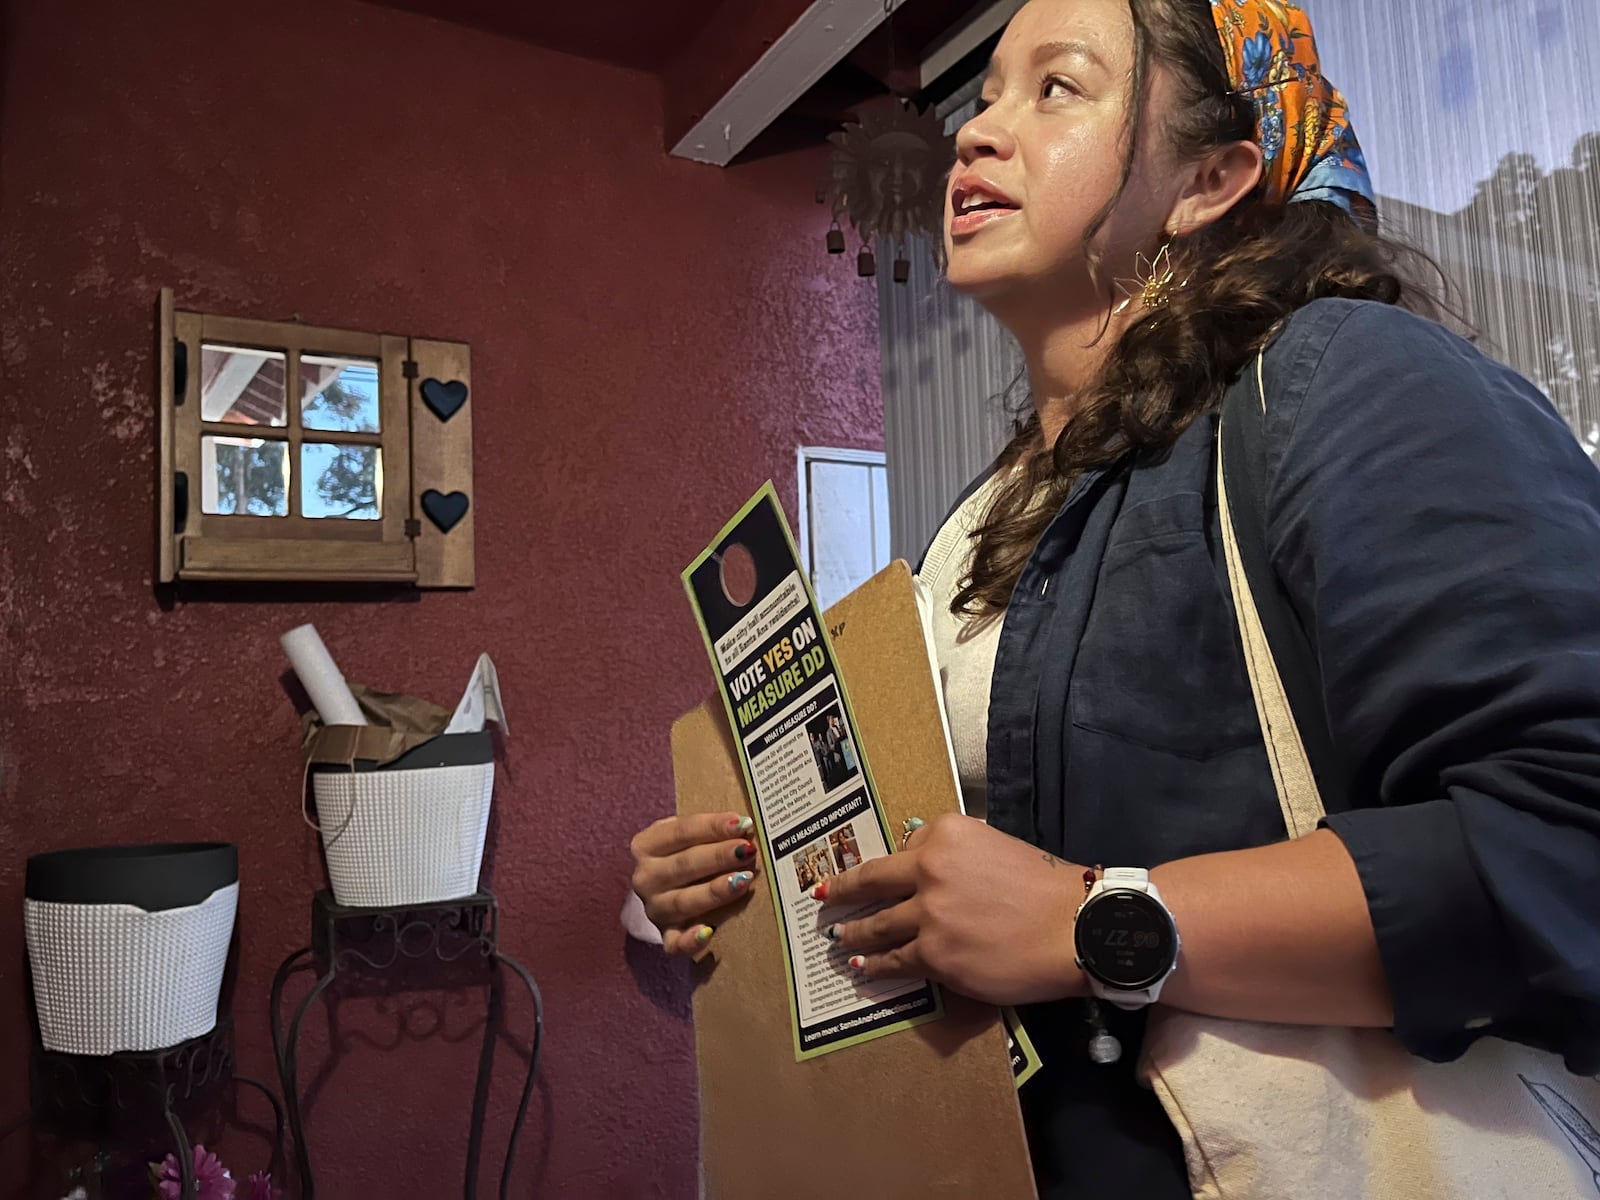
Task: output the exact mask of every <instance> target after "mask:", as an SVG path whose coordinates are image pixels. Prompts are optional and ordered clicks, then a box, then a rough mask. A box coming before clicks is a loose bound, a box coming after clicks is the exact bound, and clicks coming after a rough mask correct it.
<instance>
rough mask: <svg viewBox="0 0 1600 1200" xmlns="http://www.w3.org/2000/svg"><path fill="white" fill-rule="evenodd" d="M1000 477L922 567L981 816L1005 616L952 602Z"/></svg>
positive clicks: (971, 808) (957, 741)
mask: <svg viewBox="0 0 1600 1200" xmlns="http://www.w3.org/2000/svg"><path fill="white" fill-rule="evenodd" d="M1001 479H1002V475H1001V474H999V473H996V474H995V475H992V476H990V478H989V479H987V480H986V481H985V482H984V483H983V485H982V486H981V487H979V488H978V489H977V490H976V491H974V492H973V493H972V495H970V496H968V497H967V498H966V500H964V501H963V502H962V504H961V506H960V507H959V508H957V509H956V510H955V512H953V513H951V514H950V517H949V519H948V520H946V521H945V523H944V524H943V525H942V526H941V527H940V529H939V532H938V534H937V535H936V536H935V537H934V539H933V545H932V546H930V547H929V548H928V554H927V557H926V558H925V559H923V562H922V570H921V571H920V572H918V578H919V579H921V580H922V581H923V582H924V583H925V584H926V585H927V586H928V589H929V591H931V592H932V594H933V643H934V650H935V652H936V654H937V656H938V662H939V682H940V683H941V684H942V685H943V687H944V702H945V709H946V711H947V712H948V714H949V718H950V741H951V744H952V746H953V747H954V749H955V756H956V770H957V773H958V774H959V776H960V778H961V795H962V799H963V801H964V802H965V804H966V809H967V813H968V815H970V816H974V817H980V818H981V817H982V816H983V815H984V809H985V801H986V799H987V796H988V791H989V787H988V767H989V747H988V738H989V684H990V681H991V680H992V679H993V678H994V656H995V650H996V649H997V648H998V646H999V644H1000V627H1001V625H1002V624H1003V623H1004V622H1003V618H1002V617H1000V616H988V617H983V618H979V619H974V618H971V617H959V616H956V615H955V614H954V613H952V612H951V611H950V602H951V601H952V600H953V599H955V595H956V592H958V591H959V590H960V588H961V580H962V579H963V578H964V577H965V576H966V574H967V571H968V569H969V568H970V567H971V565H972V550H973V541H972V538H971V533H972V531H973V530H974V529H976V528H977V527H978V525H979V524H980V523H981V522H982V520H983V516H984V513H985V511H986V510H987V509H988V506H989V503H990V501H991V500H992V499H993V497H994V490H995V488H996V487H997V486H999V483H1000V481H1001Z"/></svg>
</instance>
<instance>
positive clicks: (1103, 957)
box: [1072, 890, 1178, 991]
mask: <svg viewBox="0 0 1600 1200" xmlns="http://www.w3.org/2000/svg"><path fill="white" fill-rule="evenodd" d="M1072 938H1073V942H1074V945H1075V946H1076V949H1077V953H1078V963H1079V965H1081V966H1082V967H1083V969H1084V970H1085V971H1087V972H1089V974H1091V975H1093V976H1094V977H1095V978H1096V979H1098V980H1099V981H1100V982H1101V983H1104V984H1106V985H1107V986H1108V987H1116V988H1127V989H1128V990H1129V991H1142V990H1143V989H1145V988H1147V987H1152V986H1154V985H1155V984H1157V983H1159V982H1160V981H1161V980H1163V979H1165V978H1166V977H1167V974H1168V972H1170V971H1171V970H1172V964H1173V962H1174V961H1175V960H1176V958H1177V940H1178V939H1177V929H1176V928H1175V927H1174V926H1173V924H1172V917H1171V916H1170V915H1168V913H1167V910H1166V909H1164V908H1163V907H1161V905H1160V904H1158V903H1157V902H1156V901H1154V900H1152V899H1151V898H1150V897H1149V896H1147V895H1145V894H1144V893H1143V892H1133V891H1126V892H1125V891H1116V890H1112V891H1107V892H1102V893H1101V894H1100V895H1098V896H1096V897H1095V898H1094V899H1093V900H1091V901H1089V903H1088V904H1086V905H1085V906H1084V907H1083V910H1082V911H1081V912H1079V913H1078V921H1077V925H1076V926H1075V927H1074V928H1073V931H1072Z"/></svg>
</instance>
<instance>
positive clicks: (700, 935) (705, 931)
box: [694, 925, 716, 947]
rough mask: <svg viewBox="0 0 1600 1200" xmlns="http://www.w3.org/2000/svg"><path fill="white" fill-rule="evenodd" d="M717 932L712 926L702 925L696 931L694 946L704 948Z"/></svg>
mask: <svg viewBox="0 0 1600 1200" xmlns="http://www.w3.org/2000/svg"><path fill="white" fill-rule="evenodd" d="M715 932H716V929H714V928H713V927H712V926H710V925H702V926H700V928H699V929H696V930H695V931H694V944H695V946H696V947H700V946H704V945H705V944H706V943H707V942H709V941H710V940H711V935H712V934H713V933H715Z"/></svg>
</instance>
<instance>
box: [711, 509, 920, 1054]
mask: <svg viewBox="0 0 1600 1200" xmlns="http://www.w3.org/2000/svg"><path fill="white" fill-rule="evenodd" d="M683 584H684V587H685V589H686V590H687V591H688V593H689V603H690V605H691V606H692V607H693V608H694V611H695V617H696V619H697V620H698V621H699V623H700V632H701V633H702V634H703V635H704V637H705V642H706V649H707V650H708V652H709V653H710V655H711V662H712V668H713V671H714V673H715V675H716V677H717V683H718V690H719V691H720V692H721V693H722V699H723V702H724V703H725V704H726V705H727V710H728V720H729V722H730V723H731V725H732V727H733V731H734V743H735V744H736V745H737V746H738V751H739V762H740V766H741V767H742V768H743V770H744V778H745V787H746V789H747V791H748V794H749V795H750V796H751V797H752V798H753V801H754V803H753V809H754V816H755V821H756V826H757V832H758V836H759V837H760V839H761V842H762V844H763V846H764V847H765V853H764V854H763V855H762V860H763V862H764V863H765V865H766V870H765V872H764V874H765V875H766V878H767V884H768V887H769V888H770V890H771V892H772V904H773V909H774V911H776V913H777V915H778V924H779V928H780V932H781V934H782V938H783V948H784V967H785V971H786V974H787V977H788V981H789V999H790V1016H791V1028H792V1031H793V1034H794V1050H795V1057H796V1058H797V1059H801V1060H804V1059H807V1058H814V1057H816V1056H817V1055H820V1054H827V1053H829V1052H831V1051H834V1050H840V1049H843V1048H844V1047H846V1046H853V1045H856V1044H857V1043H859V1042H864V1041H868V1040H870V1039H872V1038H877V1037H883V1036H884V1035H886V1034H890V1033H895V1032H897V1031H898V1030H901V1029H908V1028H910V1027H912V1026H914V1025H921V1024H923V1023H924V1022H927V1021H933V1020H937V1019H938V1018H939V1017H940V1016H942V1015H943V1003H942V1000H941V998H940V995H939V990H938V988H937V987H935V986H934V985H933V984H931V983H928V982H927V981H925V980H909V981H908V980H881V981H870V980H863V979H861V978H860V977H859V976H857V975H856V974H855V972H853V971H852V970H851V969H850V967H849V965H848V963H847V958H848V956H847V955H846V954H845V953H844V952H843V951H841V950H840V949H839V948H838V947H837V946H836V945H835V944H834V943H833V942H830V941H829V940H828V938H827V937H826V936H825V934H824V932H823V931H824V930H825V929H826V928H827V927H828V925H830V924H832V923H833V922H835V921H847V920H852V919H854V918H857V917H859V916H862V915H864V914H865V913H867V912H870V911H872V910H871V909H861V910H859V911H846V910H839V909H825V908H823V906H821V905H819V904H818V903H817V902H816V901H815V900H813V899H812V898H811V892H812V889H813V888H815V887H816V886H817V884H819V883H821V882H822V881H823V880H824V879H826V878H828V877H829V876H832V875H836V874H839V873H840V872H843V871H847V870H849V869H850V868H851V867H854V866H856V865H857V864H858V863H862V862H865V861H866V860H868V859H871V858H877V857H879V856H880V855H884V854H888V853H890V852H891V849H892V845H893V843H892V840H891V835H890V831H889V828H888V825H887V823H886V821H885V819H884V815H883V808H882V806H881V805H880V804H879V802H878V790H877V787H876V785H875V784H874V783H873V781H872V772H871V769H870V768H869V767H868V765H867V756H866V753H865V751H864V750H863V748H862V746H861V739H860V736H859V734H858V733H857V726H856V720H855V716H854V714H853V713H852V712H851V710H850V700H849V697H848V695H847V694H846V692H845V687H844V681H843V679H841V678H840V676H839V673H838V670H837V667H836V665H835V662H836V660H835V659H834V655H833V646H832V644H831V643H830V642H829V640H828V630H827V626H826V624H825V623H824V622H823V619H822V614H821V612H820V611H819V610H818V608H817V602H816V597H815V596H813V595H812V593H811V588H810V584H809V582H808V581H807V579H806V577H805V572H804V571H802V570H801V569H800V562H799V554H798V552H797V551H796V550H795V545H794V539H793V538H792V537H791V536H790V533H789V526H788V523H787V522H786V521H785V520H784V517H783V510H782V509H781V508H780V507H779V505H778V498H777V494H776V492H774V490H773V487H772V484H771V482H770V481H769V482H768V483H767V484H765V485H764V486H763V487H762V488H761V490H760V491H759V492H757V493H756V494H755V495H754V496H753V497H752V498H751V499H750V501H749V502H748V503H747V504H745V506H744V507H743V508H741V509H740V510H739V513H738V515H737V516H735V517H734V518H733V520H732V521H730V522H728V524H727V525H726V526H724V527H723V529H722V532H720V533H719V534H718V535H717V539H716V541H714V542H713V543H712V544H711V545H710V546H708V547H707V548H706V550H705V551H704V552H703V553H702V554H700V556H699V557H697V558H696V559H695V560H694V562H693V563H692V564H690V566H689V568H688V569H687V570H685V571H684V573H683Z"/></svg>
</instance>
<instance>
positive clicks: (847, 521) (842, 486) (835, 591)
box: [806, 461, 873, 608]
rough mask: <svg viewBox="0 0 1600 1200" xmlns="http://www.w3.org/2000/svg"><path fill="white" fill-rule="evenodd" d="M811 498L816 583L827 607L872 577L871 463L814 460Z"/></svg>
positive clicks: (819, 598)
mask: <svg viewBox="0 0 1600 1200" xmlns="http://www.w3.org/2000/svg"><path fill="white" fill-rule="evenodd" d="M810 469H811V477H810V486H809V487H808V488H807V489H806V504H807V507H808V508H809V509H810V510H811V511H810V513H809V514H807V520H809V521H810V522H811V527H810V547H811V563H812V577H811V579H812V586H813V587H814V588H815V589H816V593H817V603H818V604H820V605H821V606H822V607H823V608H827V607H828V606H829V605H831V604H832V603H833V602H834V601H836V600H839V599H841V598H842V597H844V596H847V595H849V594H850V592H852V591H853V590H855V588H856V586H857V585H859V584H861V583H863V582H865V581H866V580H867V579H870V578H871V577H872V573H873V553H872V469H873V468H872V466H871V464H869V463H854V462H819V461H813V462H811V464H810Z"/></svg>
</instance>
